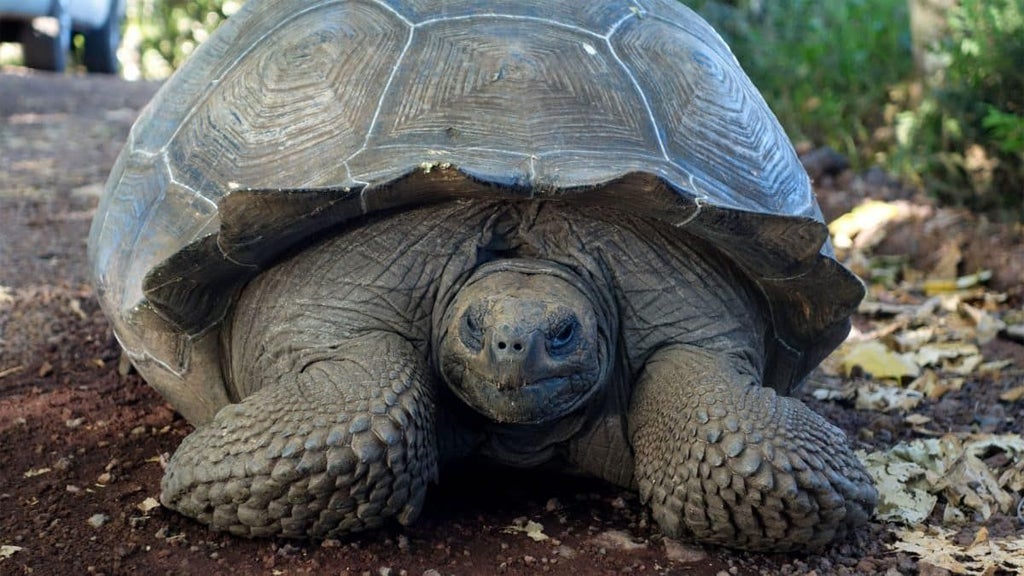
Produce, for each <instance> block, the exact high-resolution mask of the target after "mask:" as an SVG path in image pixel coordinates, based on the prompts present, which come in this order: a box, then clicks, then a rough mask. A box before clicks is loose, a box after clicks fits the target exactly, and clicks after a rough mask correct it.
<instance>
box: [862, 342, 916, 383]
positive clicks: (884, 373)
mask: <svg viewBox="0 0 1024 576" xmlns="http://www.w3.org/2000/svg"><path fill="white" fill-rule="evenodd" d="M855 367H860V369H861V370H863V371H864V372H867V373H868V374H871V376H872V377H874V378H879V379H887V378H891V379H894V380H901V379H903V378H914V377H916V376H917V375H918V374H920V372H921V369H920V367H919V366H918V365H917V364H916V363H915V362H914V361H913V359H911V358H908V357H907V355H904V354H899V353H896V352H893V351H891V350H889V349H888V348H886V346H885V344H882V343H881V342H877V341H874V340H872V341H868V342H858V343H855V344H853V345H852V346H850V347H849V349H848V350H846V353H845V355H844V356H843V370H844V371H845V372H846V374H850V372H852V371H853V369H854V368H855Z"/></svg>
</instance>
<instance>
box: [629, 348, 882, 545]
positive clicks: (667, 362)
mask: <svg viewBox="0 0 1024 576" xmlns="http://www.w3.org/2000/svg"><path fill="white" fill-rule="evenodd" d="M629 433H630V439H631V442H632V444H633V447H634V450H635V457H636V479H637V483H638V484H639V487H640V495H641V498H642V500H643V501H644V502H646V503H648V504H650V506H651V508H652V510H653V514H654V517H655V519H656V520H657V521H658V523H659V525H660V526H661V528H662V530H664V531H665V532H666V533H667V534H669V535H672V536H678V535H680V534H682V533H685V532H687V531H689V532H692V533H693V535H695V536H696V537H697V538H698V539H700V540H702V541H706V542H709V543H715V544H722V545H726V546H730V547H737V548H745V549H749V550H772V551H783V550H794V549H809V548H816V547H820V546H822V545H824V544H826V543H828V542H829V541H831V540H833V539H835V538H837V537H841V536H843V535H844V534H846V533H847V532H848V531H849V530H851V529H852V528H855V527H857V526H860V525H862V524H864V523H865V522H867V520H868V518H869V517H870V515H871V511H872V510H873V508H874V506H875V503H876V500H877V493H876V492H875V489H874V486H873V485H872V483H871V479H870V477H869V476H868V475H867V473H866V472H865V471H864V468H863V467H862V466H861V464H860V462H859V461H858V460H857V459H856V458H855V457H854V455H853V453H852V452H851V451H850V449H849V448H848V447H847V445H846V437H845V435H844V434H843V432H842V431H841V430H839V429H838V428H836V427H835V426H832V425H831V424H829V423H828V422H826V421H825V420H824V419H823V418H822V417H821V416H819V415H818V414H816V413H814V412H812V411H811V410H810V409H809V408H807V407H806V406H805V405H804V404H803V403H802V402H800V401H798V400H796V399H793V398H787V397H782V396H777V395H776V393H775V391H774V390H772V389H770V388H765V387H762V386H761V385H760V384H759V383H758V382H755V381H754V379H753V377H751V376H749V375H743V374H741V372H739V371H737V370H736V369H735V368H734V367H733V365H732V364H730V362H729V360H727V359H726V358H725V357H724V356H723V355H716V354H715V353H713V352H709V351H705V350H701V349H697V348H692V347H686V346H673V347H669V348H666V349H663V350H661V351H659V352H658V353H656V354H655V355H654V356H653V357H652V358H651V359H650V360H649V361H648V362H647V364H646V366H645V368H644V371H643V373H642V374H641V376H640V378H639V379H638V381H637V383H636V387H635V389H634V392H633V398H632V402H631V407H630V410H629Z"/></svg>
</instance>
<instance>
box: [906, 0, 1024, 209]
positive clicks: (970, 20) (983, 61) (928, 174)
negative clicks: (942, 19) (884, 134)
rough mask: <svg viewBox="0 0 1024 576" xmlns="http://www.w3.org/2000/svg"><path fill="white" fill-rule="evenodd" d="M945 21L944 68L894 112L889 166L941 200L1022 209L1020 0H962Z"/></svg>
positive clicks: (1023, 44)
mask: <svg viewBox="0 0 1024 576" xmlns="http://www.w3.org/2000/svg"><path fill="white" fill-rule="evenodd" d="M949 25H950V34H949V36H948V37H947V38H946V39H945V41H944V42H943V43H942V44H940V46H938V47H937V49H938V51H939V52H940V53H941V54H942V55H943V56H945V57H946V59H947V61H948V63H949V64H948V66H947V67H946V68H945V70H943V71H942V74H941V76H940V77H939V78H937V79H935V87H934V88H933V89H932V90H930V91H929V92H928V93H927V94H925V95H924V97H923V98H922V100H921V101H920V102H919V103H916V105H914V104H915V103H913V102H906V103H905V104H908V106H907V109H906V110H904V111H902V112H900V113H899V114H897V115H896V125H897V128H898V129H897V131H896V134H897V140H896V142H895V148H894V150H895V155H894V158H893V159H894V161H895V162H894V164H893V165H894V167H895V168H897V169H899V170H900V172H901V173H902V174H903V175H904V176H905V177H908V178H913V179H915V180H916V181H917V182H919V183H920V184H922V185H924V186H925V187H926V188H927V189H928V190H930V191H932V192H933V193H934V194H935V195H937V196H938V197H939V198H940V199H941V200H943V201H945V202H947V203H952V204H965V205H968V206H971V207H973V208H977V209H983V210H1004V211H1005V210H1020V208H1021V204H1022V201H1024V198H1022V197H1024V70H1022V68H1021V63H1024V0H962V1H961V3H960V5H959V6H958V7H957V8H955V9H954V10H952V11H951V13H950V18H949ZM1018 214H1019V213H1018Z"/></svg>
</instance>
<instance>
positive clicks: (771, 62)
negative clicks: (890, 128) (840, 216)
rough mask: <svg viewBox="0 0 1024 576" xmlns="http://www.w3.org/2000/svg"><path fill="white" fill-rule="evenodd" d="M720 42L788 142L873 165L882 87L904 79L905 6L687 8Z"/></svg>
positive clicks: (753, 0)
mask: <svg viewBox="0 0 1024 576" xmlns="http://www.w3.org/2000/svg"><path fill="white" fill-rule="evenodd" d="M687 3H688V4H690V5H691V7H693V8H694V9H695V10H697V11H698V12H700V13H701V14H702V15H703V16H704V17H705V18H707V19H708V20H709V21H710V22H711V24H712V25H713V26H715V28H716V29H718V31H719V32H720V33H721V34H722V35H723V36H724V37H725V38H726V41H727V42H728V43H729V45H730V46H731V47H732V49H733V52H734V53H735V54H736V57H737V59H738V60H739V62H740V64H741V65H742V66H743V67H744V69H745V70H746V71H747V73H748V74H749V75H750V76H751V79H752V80H753V81H754V84H755V85H757V87H758V88H759V89H760V90H761V91H762V93H763V94H764V96H765V99H766V100H767V101H768V103H769V105H770V106H771V107H772V110H774V111H775V114H776V115H777V116H778V118H779V121H780V122H781V123H782V125H783V126H784V127H785V128H786V130H787V131H788V133H789V135H790V137H791V138H793V139H794V140H795V141H808V142H810V143H813V144H816V145H820V144H828V145H830V146H832V147H833V148H835V149H837V150H839V151H840V152H843V153H844V154H846V155H847V156H849V157H850V158H851V159H853V160H854V162H855V164H856V165H860V166H863V165H865V164H870V163H873V162H874V161H875V160H876V158H875V156H874V153H875V151H876V150H877V149H878V148H879V145H878V140H879V139H880V138H881V139H884V138H885V134H886V131H885V126H886V123H887V119H886V117H885V115H884V109H885V104H886V102H887V100H888V90H889V87H890V86H891V85H893V84H895V83H897V82H900V81H902V80H903V79H905V78H907V77H908V76H909V75H910V74H911V72H912V67H913V61H912V58H911V55H910V37H909V19H908V18H909V17H908V14H907V2H906V0H845V1H843V2H821V1H820V0H790V1H787V2H759V1H757V0H740V1H738V2H732V3H723V2H718V1H713V0H705V1H698V2H687Z"/></svg>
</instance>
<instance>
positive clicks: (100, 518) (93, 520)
mask: <svg viewBox="0 0 1024 576" xmlns="http://www.w3.org/2000/svg"><path fill="white" fill-rule="evenodd" d="M109 520H110V516H107V515H106V514H93V515H92V516H90V517H89V520H88V522H89V525H90V526H92V527H93V528H99V527H100V526H103V525H104V524H106V523H107V522H108V521H109Z"/></svg>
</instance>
